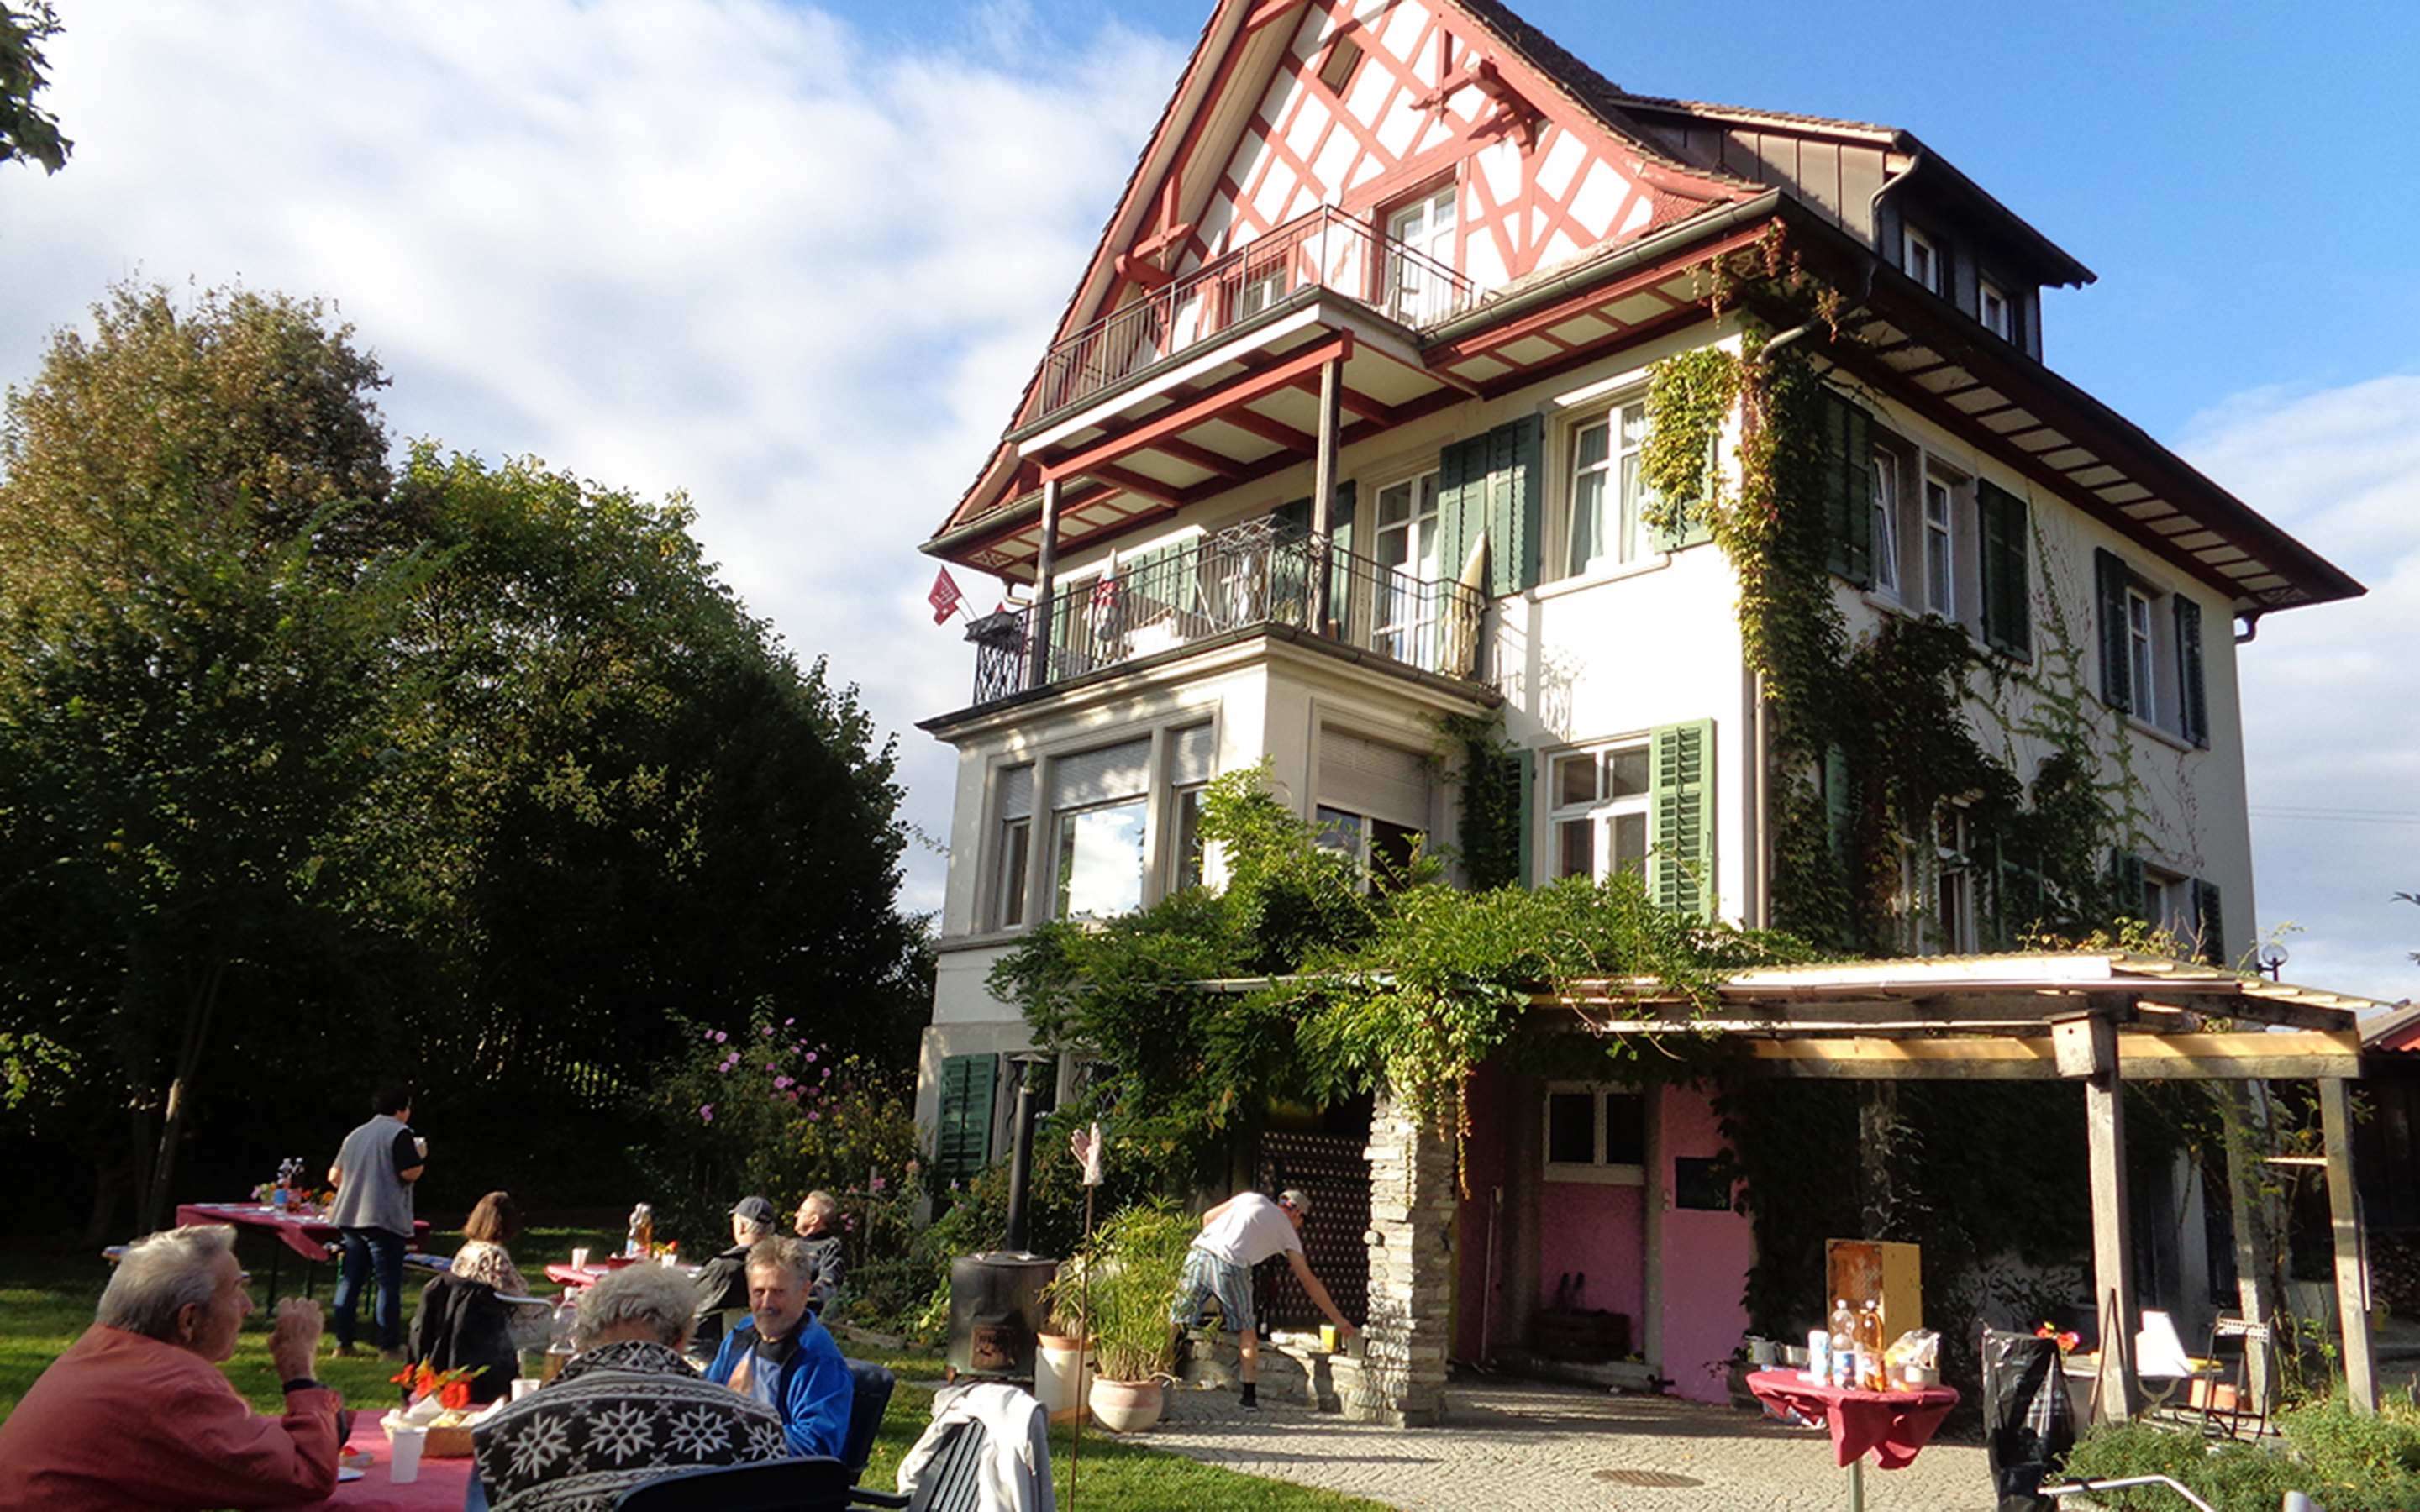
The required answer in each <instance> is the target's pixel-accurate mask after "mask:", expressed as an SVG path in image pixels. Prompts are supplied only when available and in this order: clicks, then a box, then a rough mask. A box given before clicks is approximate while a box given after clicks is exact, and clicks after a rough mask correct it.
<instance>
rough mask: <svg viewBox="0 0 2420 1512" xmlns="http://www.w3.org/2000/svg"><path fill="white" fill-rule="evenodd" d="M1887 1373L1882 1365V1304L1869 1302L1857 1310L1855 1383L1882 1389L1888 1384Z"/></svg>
mask: <svg viewBox="0 0 2420 1512" xmlns="http://www.w3.org/2000/svg"><path fill="white" fill-rule="evenodd" d="M1888 1375H1889V1372H1888V1371H1887V1370H1886V1369H1885V1367H1884V1365H1883V1308H1882V1304H1880V1303H1878V1302H1869V1303H1867V1304H1865V1305H1864V1306H1862V1307H1860V1308H1859V1309H1858V1310H1857V1385H1858V1387H1859V1388H1860V1389H1862V1390H1865V1391H1882V1390H1885V1388H1886V1387H1887V1386H1888V1385H1889V1381H1888V1379H1887V1378H1888Z"/></svg>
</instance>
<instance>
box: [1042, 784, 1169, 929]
mask: <svg viewBox="0 0 2420 1512" xmlns="http://www.w3.org/2000/svg"><path fill="white" fill-rule="evenodd" d="M1150 773H1151V742H1150V740H1148V739H1143V740H1128V741H1125V742H1122V743H1120V744H1118V745H1115V746H1107V747H1103V748H1100V749H1098V750H1089V751H1085V752H1082V753H1081V754H1078V755H1074V756H1064V757H1062V758H1060V759H1059V760H1057V761H1055V762H1053V763H1051V765H1050V810H1051V824H1052V828H1053V831H1054V834H1053V844H1054V845H1055V847H1056V851H1055V856H1054V866H1055V872H1054V875H1055V876H1056V878H1057V894H1056V897H1057V908H1056V911H1055V917H1057V918H1109V917H1110V916H1112V915H1115V914H1124V913H1131V912H1132V911H1134V910H1135V909H1137V908H1140V907H1141V906H1142V902H1143V896H1142V894H1143V875H1144V872H1143V845H1144V842H1145V840H1146V838H1147V836H1146V830H1147V827H1148V817H1149V816H1148V811H1147V810H1148V808H1149V805H1148V804H1147V802H1146V797H1147V795H1148V794H1149V792H1150V786H1151V784H1150Z"/></svg>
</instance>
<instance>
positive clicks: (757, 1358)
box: [706, 1238, 857, 1457]
mask: <svg viewBox="0 0 2420 1512" xmlns="http://www.w3.org/2000/svg"><path fill="white" fill-rule="evenodd" d="M814 1273H815V1262H814V1258H813V1257H811V1256H809V1255H808V1253H807V1246H806V1245H804V1244H803V1243H800V1242H799V1241H798V1240H795V1239H788V1238H783V1239H768V1240H767V1241H765V1242H763V1243H761V1244H759V1245H757V1246H756V1247H755V1248H754V1249H752V1250H750V1251H749V1252H748V1307H749V1319H748V1321H747V1322H744V1323H742V1324H740V1325H739V1326H738V1327H737V1328H735V1329H733V1330H732V1331H731V1333H730V1335H729V1336H728V1337H726V1338H724V1339H723V1341H722V1349H721V1351H720V1352H718V1353H717V1354H716V1355H715V1357H714V1364H712V1365H708V1366H706V1380H708V1381H716V1382H718V1383H720V1384H722V1385H727V1386H729V1387H730V1388H731V1389H732V1390H733V1391H736V1392H738V1393H740V1394H741V1395H743V1396H752V1397H754V1398H755V1399H756V1400H758V1401H760V1402H763V1403H765V1404H766V1405H767V1406H768V1407H770V1408H772V1409H773V1411H775V1412H779V1413H781V1414H782V1432H783V1435H784V1436H785V1437H786V1438H787V1439H788V1440H789V1444H790V1452H791V1453H792V1454H794V1455H831V1456H834V1457H837V1456H838V1455H839V1454H840V1451H841V1443H842V1441H843V1440H845V1439H846V1438H847V1437H848V1412H849V1407H850V1404H851V1403H852V1401H853V1400H854V1399H855V1396H856V1390H857V1388H856V1382H855V1381H853V1380H852V1379H851V1378H850V1376H849V1373H848V1363H847V1362H846V1361H845V1360H843V1359H842V1358H841V1357H840V1346H839V1345H837V1344H834V1343H833V1342H832V1336H831V1335H830V1334H828V1333H826V1332H825V1331H824V1325H823V1324H821V1323H819V1322H817V1321H816V1320H815V1317H814V1314H813V1313H811V1312H809V1311H808V1310H807V1290H808V1288H809V1287H810V1286H812V1285H813V1283H814Z"/></svg>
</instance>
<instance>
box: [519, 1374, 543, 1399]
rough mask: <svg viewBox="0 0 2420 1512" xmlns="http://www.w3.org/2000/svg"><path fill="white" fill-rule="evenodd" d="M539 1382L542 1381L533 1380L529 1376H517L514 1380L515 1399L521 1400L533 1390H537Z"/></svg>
mask: <svg viewBox="0 0 2420 1512" xmlns="http://www.w3.org/2000/svg"><path fill="white" fill-rule="evenodd" d="M539 1384H540V1383H539V1382H538V1381H533V1380H531V1379H530V1378H529V1377H527V1376H520V1377H516V1378H515V1379H514V1381H513V1400H515V1401H520V1399H521V1398H522V1397H524V1396H528V1395H529V1394H530V1393H531V1392H534V1391H535V1390H537V1388H538V1386H539Z"/></svg>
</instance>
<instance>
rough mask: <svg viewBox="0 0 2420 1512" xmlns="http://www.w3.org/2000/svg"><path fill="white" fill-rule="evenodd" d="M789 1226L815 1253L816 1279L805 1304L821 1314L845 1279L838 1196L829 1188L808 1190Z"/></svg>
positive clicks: (808, 1250)
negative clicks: (827, 1190)
mask: <svg viewBox="0 0 2420 1512" xmlns="http://www.w3.org/2000/svg"><path fill="white" fill-rule="evenodd" d="M792 1227H794V1228H795V1230H796V1231H797V1233H798V1236H799V1239H800V1240H802V1241H804V1242H805V1243H806V1246H807V1253H808V1254H809V1255H811V1256H813V1257H814V1262H815V1282H814V1286H813V1287H811V1288H808V1290H807V1305H808V1306H810V1307H812V1308H814V1313H815V1316H816V1317H817V1318H821V1317H822V1316H823V1313H824V1304H826V1303H828V1302H830V1301H831V1300H832V1297H833V1296H834V1295H835V1294H836V1293H837V1292H838V1291H839V1290H840V1288H841V1285H842V1283H843V1282H845V1281H846V1280H847V1279H848V1257H847V1256H845V1255H844V1254H842V1253H841V1245H840V1232H841V1213H840V1198H838V1197H836V1196H832V1195H831V1194H830V1193H829V1192H810V1193H808V1194H807V1196H806V1200H805V1201H803V1202H801V1203H799V1215H798V1217H797V1218H796V1219H794V1220H792Z"/></svg>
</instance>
